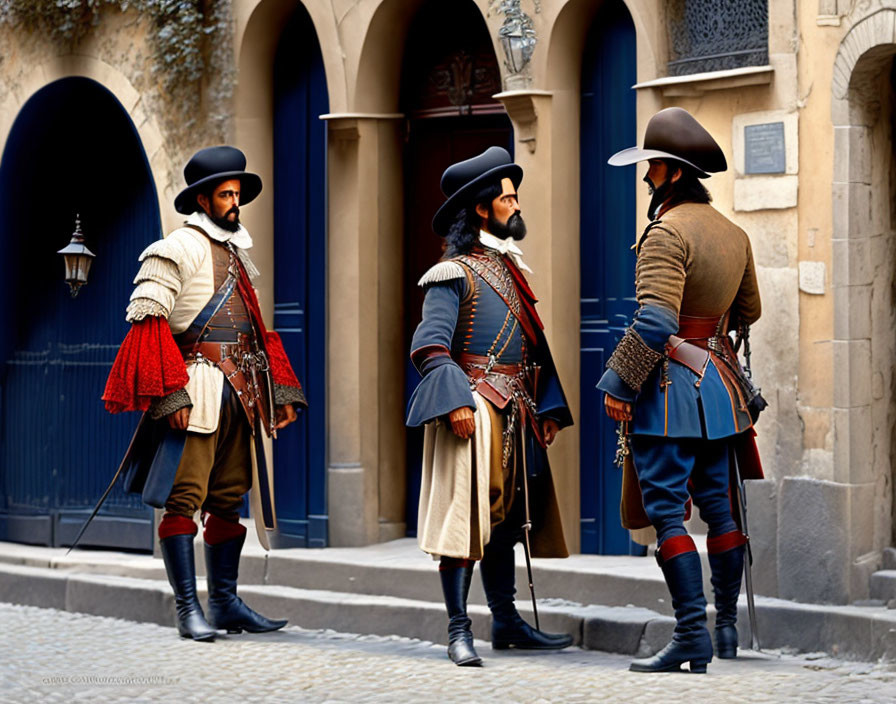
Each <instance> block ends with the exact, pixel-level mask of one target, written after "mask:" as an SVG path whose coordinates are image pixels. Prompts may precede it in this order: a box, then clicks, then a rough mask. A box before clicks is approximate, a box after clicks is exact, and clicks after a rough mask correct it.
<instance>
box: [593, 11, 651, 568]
mask: <svg viewBox="0 0 896 704" xmlns="http://www.w3.org/2000/svg"><path fill="white" fill-rule="evenodd" d="M634 83H635V28H634V25H633V23H632V19H631V17H630V16H629V14H628V11H627V10H626V8H625V5H624V4H623V3H622V2H621V0H610V1H608V2H606V3H605V4H604V5H603V7H601V9H600V11H599V12H598V14H597V16H596V17H595V19H594V23H593V25H592V28H591V31H590V32H589V35H588V39H587V42H586V48H585V52H584V56H583V64H582V115H581V189H582V192H581V257H582V259H581V268H582V269H581V272H582V273H581V280H582V288H581V291H582V292H581V296H582V299H581V314H582V329H581V365H582V366H581V369H582V374H581V384H582V387H581V392H582V411H581V425H580V428H581V517H582V518H581V520H582V526H581V528H582V534H581V537H582V552H585V553H601V554H614V555H618V554H629V553H633V554H641V553H643V548H641V547H640V546H638V545H636V544H634V543H632V542H631V540H630V538H629V534H628V531H626V530H624V529H623V528H622V527H621V525H620V524H619V496H620V489H621V485H622V484H621V479H622V474H621V470H619V469H617V468H616V467H615V466H614V464H613V457H614V453H615V445H616V435H615V430H616V428H615V424H614V423H613V422H612V421H611V420H610V419H609V418H608V417H607V416H606V414H605V413H604V410H603V398H602V395H601V394H600V393H599V392H598V391H597V389H595V384H596V383H597V381H598V380H599V379H600V376H601V374H602V373H603V370H604V366H605V365H606V362H607V358H608V357H609V355H610V354H611V353H612V351H613V348H614V347H615V346H616V343H617V342H618V341H619V338H620V337H621V336H622V334H623V332H624V330H625V328H626V327H627V326H628V324H629V322H631V316H632V313H633V312H634V311H635V308H636V305H635V300H634V296H635V290H634V267H635V254H634V251H633V250H631V249H630V247H631V245H632V243H633V242H634V237H635V172H634V169H635V167H633V166H629V167H625V168H615V167H611V166H608V165H607V159H608V158H609V157H610V156H611V155H612V154H613V153H614V152H616V151H618V150H619V149H622V148H624V147H630V146H632V145H633V144H635V142H636V139H637V135H636V122H635V119H636V116H635V92H634V91H633V90H632V88H631V86H632V85H633V84H634Z"/></svg>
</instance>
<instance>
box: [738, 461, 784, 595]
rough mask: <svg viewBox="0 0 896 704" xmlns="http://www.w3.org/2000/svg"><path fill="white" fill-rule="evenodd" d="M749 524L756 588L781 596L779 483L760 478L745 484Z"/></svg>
mask: <svg viewBox="0 0 896 704" xmlns="http://www.w3.org/2000/svg"><path fill="white" fill-rule="evenodd" d="M744 488H745V490H746V492H747V525H748V527H749V530H750V549H751V550H752V551H753V588H754V590H755V592H756V593H757V594H762V595H763V596H778V569H777V564H778V543H777V536H776V535H775V532H776V528H777V525H778V482H776V481H774V480H773V479H758V480H752V481H746V482H744Z"/></svg>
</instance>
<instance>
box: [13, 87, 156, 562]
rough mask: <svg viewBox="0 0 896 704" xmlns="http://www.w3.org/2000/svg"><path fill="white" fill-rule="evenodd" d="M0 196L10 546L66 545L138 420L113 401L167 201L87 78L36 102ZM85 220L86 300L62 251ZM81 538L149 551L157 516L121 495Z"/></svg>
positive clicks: (25, 117)
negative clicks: (109, 395) (132, 304)
mask: <svg viewBox="0 0 896 704" xmlns="http://www.w3.org/2000/svg"><path fill="white" fill-rule="evenodd" d="M85 106H90V107H89V110H86V109H85ZM0 189H2V192H3V193H4V194H5V198H4V207H3V208H2V209H0V246H2V248H3V251H4V252H5V254H4V257H3V258H2V260H0V267H2V269H3V273H2V277H0V278H2V283H0V286H2V290H0V296H2V300H3V301H5V303H4V305H3V306H2V307H0V329H2V330H3V331H4V332H3V335H2V342H0V362H2V365H3V366H2V369H0V538H2V539H6V540H16V541H21V542H28V543H36V544H44V545H54V546H55V545H67V544H70V543H71V541H72V540H73V538H74V535H75V534H76V532H77V530H78V529H79V528H80V526H81V524H82V522H83V521H84V519H85V518H86V516H87V514H88V513H89V510H90V508H91V507H92V506H93V504H94V503H95V502H96V500H97V499H98V498H99V496H100V495H101V494H102V492H103V490H104V489H105V487H106V485H107V483H108V482H109V480H110V479H111V477H112V475H113V474H114V472H115V470H116V469H117V467H118V464H119V462H120V460H121V457H122V455H123V454H124V451H125V448H126V447H127V444H128V440H129V439H130V435H131V433H132V432H133V429H134V426H135V425H136V422H137V420H138V418H137V416H136V414H125V415H118V416H110V415H109V414H108V413H106V411H105V410H104V408H103V403H102V401H101V400H100V397H101V395H102V392H103V388H104V385H105V380H106V376H107V375H108V372H109V369H110V367H111V365H112V362H113V360H114V358H115V354H116V352H117V350H118V346H119V345H120V343H121V341H122V339H123V338H124V336H125V334H126V333H127V330H128V325H127V323H126V322H125V320H124V309H125V306H126V305H127V301H128V297H129V295H130V293H131V290H132V283H131V282H132V280H133V277H134V274H135V272H136V269H137V266H138V262H137V257H138V255H139V254H140V252H141V250H142V249H143V248H144V247H146V245H148V244H149V243H150V242H152V241H153V240H156V239H158V238H159V237H160V236H161V225H160V221H159V213H158V200H157V196H156V191H155V186H154V184H153V181H152V176H151V173H150V170H149V166H148V163H147V160H146V156H145V154H144V152H143V148H142V146H141V144H140V140H139V137H138V136H137V133H136V131H135V129H134V126H133V124H132V123H131V120H130V118H129V117H128V115H127V113H126V112H125V111H124V109H123V108H122V106H121V105H120V104H119V103H118V101H117V100H116V99H115V97H114V96H113V95H112V94H111V93H109V92H108V91H107V90H106V89H105V88H103V87H102V86H100V84H98V83H96V82H94V81H91V80H89V79H85V78H68V79H63V80H60V81H57V82H56V83H53V84H51V85H49V86H47V87H46V88H44V89H43V90H41V91H40V92H39V93H37V94H36V95H35V96H34V97H32V98H31V100H29V101H28V103H27V104H26V105H25V106H24V108H23V109H22V111H21V113H20V115H19V117H18V118H17V120H16V122H15V124H14V125H13V129H12V131H11V132H10V135H9V139H8V141H7V146H6V149H5V151H4V154H3V160H2V162H0ZM76 213H80V215H81V221H82V227H83V231H84V234H85V236H86V238H87V245H88V246H89V247H90V249H91V250H93V252H94V253H95V254H96V259H95V260H94V263H93V267H92V269H91V271H90V279H89V282H88V284H87V285H86V286H84V287H82V289H81V291H80V293H79V295H78V297H77V298H74V299H73V298H71V296H70V295H69V292H68V288H67V286H66V285H65V284H64V283H63V267H62V261H61V257H59V256H58V255H57V254H56V251H57V250H58V249H61V248H62V247H63V246H65V245H66V244H67V243H68V240H69V238H70V237H71V232H72V230H73V226H74V222H75V214H76ZM82 542H83V543H84V544H85V545H100V546H109V547H117V548H130V549H145V550H150V549H151V548H152V513H151V510H150V509H148V508H147V507H145V506H144V505H143V504H142V502H141V501H140V497H139V496H134V495H128V494H125V493H124V492H123V491H122V490H121V488H120V487H117V488H116V490H115V491H114V492H113V493H112V495H111V496H110V497H109V499H108V500H107V501H106V503H105V505H104V507H103V510H102V512H101V514H100V515H99V516H98V517H97V519H96V520H95V521H94V523H93V524H92V525H91V528H90V530H89V531H88V532H87V533H86V534H85V536H84V538H83V540H82Z"/></svg>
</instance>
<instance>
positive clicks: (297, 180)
mask: <svg viewBox="0 0 896 704" xmlns="http://www.w3.org/2000/svg"><path fill="white" fill-rule="evenodd" d="M327 111H328V98H327V85H326V78H325V75H324V67H323V59H322V58H321V53H320V47H319V45H318V41H317V35H316V34H315V32H314V27H313V25H312V24H311V18H310V17H309V16H308V13H307V12H306V11H305V9H304V8H302V7H299V8H298V9H297V10H296V12H295V14H294V15H293V17H292V19H291V20H290V21H289V23H288V24H287V26H286V27H285V28H284V30H283V35H282V36H281V38H280V44H279V46H278V49H277V54H276V58H275V64H274V184H273V190H274V328H275V329H276V330H277V332H279V333H280V336H281V337H282V338H283V344H284V347H285V348H286V352H287V354H288V355H289V358H290V360H291V361H292V363H293V367H294V368H295V371H296V375H297V376H298V377H299V380H300V381H301V382H302V385H303V386H304V389H305V394H306V396H307V398H308V403H309V408H308V410H307V411H305V412H303V413H302V414H301V415H300V417H299V421H298V422H297V423H294V424H293V425H291V426H289V427H288V428H286V429H284V430H283V431H281V433H280V437H279V438H278V440H276V441H275V442H274V477H275V486H276V502H277V518H278V523H279V529H280V530H279V534H278V535H277V536H276V540H275V541H274V542H275V545H276V546H279V547H288V546H301V547H324V546H325V545H326V544H327V495H326V397H325V392H326V366H325V355H326V310H327V309H326V268H327V256H326V252H327V232H326V214H327V203H326V156H327V154H326V127H325V124H324V122H323V121H322V120H320V119H319V116H320V115H322V114H325V113H326V112H327Z"/></svg>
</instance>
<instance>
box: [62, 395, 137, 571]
mask: <svg viewBox="0 0 896 704" xmlns="http://www.w3.org/2000/svg"><path fill="white" fill-rule="evenodd" d="M147 415H148V414H146V413H144V414H143V415H142V416H140V422H139V423H137V429H136V430H135V431H134V434H133V435H132V436H131V442H130V443H129V444H128V449H127V450H126V451H125V453H124V457H122V458H121V464H120V465H118V470H117V471H116V472H115V476H113V477H112V481H111V482H109V486H107V487H106V490H105V491H104V492H103V495H102V496H101V497H100V500H99V501H97V502H96V506H94V507H93V511H92V512H91V513H90V517H89V518H88V519H87V520H86V521H84V525H83V526H81V530H79V531H78V535H77V536H76V537H75V540H74V542H73V543H72V544H71V546H70V547H69V549H68V550H67V551H66V553H65V554H66V555H68V554H69V553H70V552H71V551H72V550H74V549H75V546H76V545H77V544H78V541H79V540H81V536H82V535H84V531H85V530H87V526H89V525H90V522H91V521H92V520H93V519H94V518H95V517H96V514H97V513H98V512H99V510H100V507H101V506H102V505H103V502H105V500H106V499H107V498H108V497H109V494H110V493H112V487H114V486H115V482H117V481H118V477H119V476H120V475H121V473H122V471H123V470H124V466H125V463H126V462H127V461H128V457H129V456H130V454H131V450H132V449H133V447H134V441H135V440H136V439H137V435H139V434H140V428H142V427H143V423H144V421H145V420H146V416H147Z"/></svg>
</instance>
